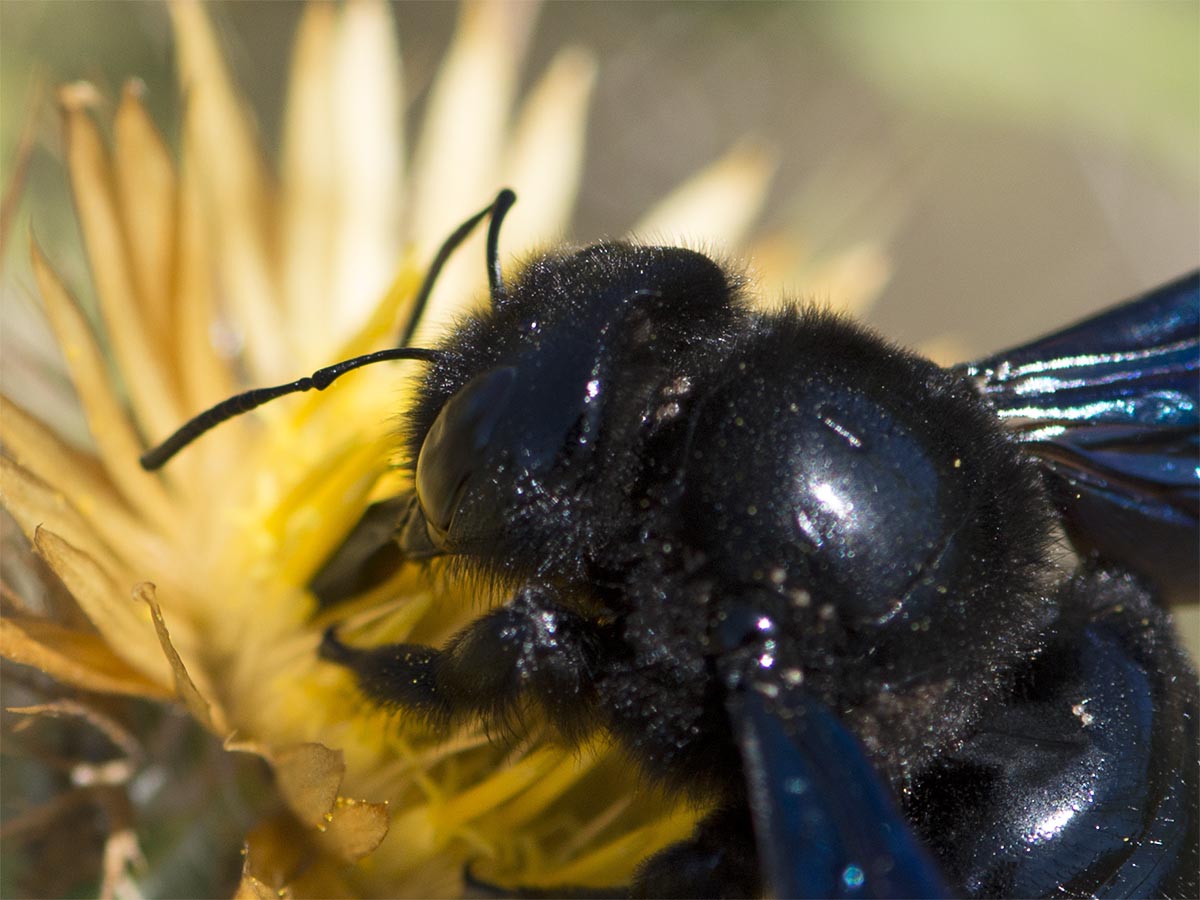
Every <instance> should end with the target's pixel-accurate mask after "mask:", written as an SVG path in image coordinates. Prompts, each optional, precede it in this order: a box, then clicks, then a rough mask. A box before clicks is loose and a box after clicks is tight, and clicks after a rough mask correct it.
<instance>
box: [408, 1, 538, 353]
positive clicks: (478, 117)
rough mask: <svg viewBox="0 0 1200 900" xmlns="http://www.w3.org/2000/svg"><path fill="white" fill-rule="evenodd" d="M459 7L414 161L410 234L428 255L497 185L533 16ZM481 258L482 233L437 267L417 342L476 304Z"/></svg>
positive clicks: (517, 9)
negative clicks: (456, 24) (438, 268)
mask: <svg viewBox="0 0 1200 900" xmlns="http://www.w3.org/2000/svg"><path fill="white" fill-rule="evenodd" d="M460 9H461V12H460V14H459V22H458V28H457V30H456V31H455V35H454V40H453V42H452V43H451V46H450V49H449V50H448V52H447V54H446V58H445V61H444V62H443V63H442V67H441V69H440V70H439V72H438V77H437V80H436V81H435V82H434V85H433V89H432V90H431V92H430V98H429V107H428V111H427V113H426V115H425V122H424V126H423V127H422V129H421V139H420V144H419V145H418V147H417V150H416V152H415V154H414V157H413V172H412V178H411V181H410V184H411V190H412V195H413V210H412V219H411V226H412V231H411V233H412V234H414V235H415V236H416V237H417V239H418V240H419V241H421V245H420V246H421V252H422V254H423V255H424V256H425V257H427V258H428V257H431V256H432V254H433V250H434V248H435V247H436V246H437V245H438V244H440V243H441V242H442V240H443V239H444V238H445V237H446V236H447V235H449V234H450V232H451V231H453V230H454V229H455V228H456V227H458V225H459V224H460V223H461V222H463V221H464V220H465V219H466V218H467V217H468V216H470V215H471V214H472V213H475V212H478V211H479V210H480V209H481V208H482V207H483V206H484V205H485V204H486V203H488V202H489V201H490V200H492V199H493V198H494V197H495V195H496V192H497V190H499V188H500V187H501V185H500V184H499V176H500V164H501V162H502V150H503V146H504V144H503V141H504V137H505V123H506V122H507V119H508V115H509V110H510V109H511V107H512V101H513V95H514V93H515V90H516V77H517V67H518V64H519V62H520V60H521V57H522V56H523V54H524V51H525V45H526V42H527V39H528V36H529V32H530V29H531V27H532V24H533V20H534V18H535V16H536V12H537V6H536V4H532V3H511V4H510V3H502V2H477V3H466V4H463V6H462V7H461V8H460ZM509 249H510V251H511V250H513V249H516V248H512V247H510V248H509ZM482 259H483V241H482V233H480V234H476V235H475V236H474V238H472V239H471V240H470V241H468V242H467V243H466V244H464V246H463V247H462V248H461V249H460V250H459V251H458V253H456V254H455V256H454V258H453V259H451V260H450V262H449V263H448V264H447V265H446V267H445V269H443V270H442V274H441V276H440V277H439V279H438V284H437V287H436V288H435V289H434V292H433V295H432V296H431V297H430V302H429V308H428V311H427V312H426V314H425V316H424V322H425V324H424V325H422V327H421V328H420V330H419V331H418V333H417V338H416V341H417V343H420V342H422V341H425V340H428V339H429V336H430V335H436V334H440V333H441V331H442V330H443V329H444V328H445V327H446V325H447V324H448V323H449V322H450V321H451V320H452V319H453V317H454V316H455V315H457V314H458V313H459V312H461V311H462V310H464V309H466V308H467V307H468V305H469V304H470V302H471V301H472V300H473V299H475V297H474V295H475V292H476V290H477V289H478V288H479V287H480V286H481V285H483V284H484V283H485V275H486V272H485V271H484V267H483V265H482V264H481V260H482Z"/></svg>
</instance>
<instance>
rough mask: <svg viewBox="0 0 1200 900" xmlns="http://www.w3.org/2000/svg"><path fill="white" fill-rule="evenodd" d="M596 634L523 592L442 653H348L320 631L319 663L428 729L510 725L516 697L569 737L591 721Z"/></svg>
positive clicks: (554, 602)
mask: <svg viewBox="0 0 1200 900" xmlns="http://www.w3.org/2000/svg"><path fill="white" fill-rule="evenodd" d="M600 645H601V641H600V636H599V635H598V634H597V633H596V628H595V626H593V625H592V624H591V623H589V622H588V621H587V620H585V619H584V618H583V617H582V616H580V615H579V614H578V613H576V612H574V611H572V610H570V609H568V608H567V607H565V606H564V605H563V604H562V603H561V601H560V600H559V597H558V595H557V593H556V592H555V591H554V590H553V589H551V588H548V587H545V586H542V585H526V586H525V587H522V588H521V589H520V590H518V591H517V593H516V595H515V596H514V597H513V599H512V600H510V601H509V602H508V603H507V604H505V605H504V606H502V607H500V608H498V609H495V610H493V611H492V612H490V613H489V614H488V615H486V616H484V617H482V618H480V619H478V620H476V621H475V622H473V623H471V624H470V625H468V626H467V627H466V628H464V629H463V630H462V631H460V632H459V633H458V634H456V635H455V636H454V637H453V638H451V640H450V642H449V644H447V646H446V647H445V649H443V650H437V649H435V648H433V647H425V646H422V645H420V644H389V645H386V646H382V647H373V648H370V649H364V648H357V647H351V646H349V645H347V644H344V643H342V641H341V640H340V639H339V638H338V637H337V635H336V633H335V632H334V629H330V630H329V631H327V632H326V634H325V638H324V640H323V641H322V643H321V651H320V652H321V657H322V658H323V659H326V660H328V661H330V662H334V663H337V664H338V665H341V666H344V667H346V668H348V669H350V670H351V671H352V672H354V674H355V675H356V676H357V678H358V682H359V686H360V687H361V689H362V691H363V693H364V694H366V696H367V697H369V698H370V699H372V700H374V701H376V702H377V703H380V704H382V705H384V706H389V707H396V708H402V709H406V710H411V711H412V712H415V713H417V714H419V715H421V716H423V717H424V718H426V719H427V720H429V721H430V722H432V723H433V724H435V725H441V726H445V725H449V724H451V723H453V722H456V721H459V720H461V719H463V718H465V717H467V716H470V715H478V716H482V717H483V719H484V722H485V725H486V726H487V727H488V728H489V729H495V728H505V729H506V728H509V727H510V725H511V724H512V723H513V719H514V718H515V717H516V716H517V714H518V713H519V712H520V708H521V704H522V702H523V701H524V700H531V701H533V702H534V703H536V704H537V705H539V706H541V707H542V708H543V709H544V710H545V712H546V714H547V717H548V718H549V720H550V721H552V722H553V723H554V724H555V725H556V726H557V727H558V728H559V730H560V731H562V732H563V733H564V735H565V736H567V737H568V738H576V737H579V736H581V735H582V734H583V733H584V732H585V731H586V730H587V727H588V724H587V723H588V722H589V721H590V720H591V718H592V717H591V716H590V709H591V706H592V701H593V695H594V689H593V682H592V673H593V672H594V671H595V670H596V660H597V658H598V655H599V647H600Z"/></svg>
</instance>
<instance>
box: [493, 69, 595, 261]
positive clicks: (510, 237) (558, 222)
mask: <svg viewBox="0 0 1200 900" xmlns="http://www.w3.org/2000/svg"><path fill="white" fill-rule="evenodd" d="M595 81H596V62H595V59H593V57H592V55H591V54H590V53H588V52H586V51H584V50H582V49H579V48H577V47H567V48H565V49H563V50H560V51H559V52H558V54H557V55H556V56H555V57H554V61H553V62H552V63H551V64H550V68H549V69H548V70H547V71H546V74H545V75H544V76H543V77H542V79H541V81H540V82H538V84H537V86H536V87H534V89H533V91H532V92H531V93H530V95H529V97H528V99H526V101H525V103H524V106H523V107H522V109H521V113H520V116H519V117H518V118H517V125H516V128H515V129H514V134H513V140H512V146H511V147H510V149H509V154H508V162H507V164H506V166H505V169H506V171H507V173H508V174H507V176H506V177H505V179H504V180H505V182H506V183H507V184H509V185H510V186H511V187H512V188H513V189H514V190H515V191H516V192H517V197H518V198H519V202H518V203H517V205H516V206H515V207H513V211H512V213H510V214H509V218H508V219H506V220H505V223H504V229H505V230H504V238H505V241H506V242H507V243H508V244H509V245H510V246H512V247H528V246H530V245H533V244H538V243H544V242H546V241H550V240H559V239H561V237H562V232H563V231H564V229H565V228H566V227H567V223H568V222H569V221H570V216H571V209H572V207H573V205H574V201H575V195H576V193H577V191H578V187H579V177H580V175H581V173H582V170H583V151H584V139H585V135H586V132H587V111H588V102H589V100H590V98H591V95H592V86H593V85H594V84H595Z"/></svg>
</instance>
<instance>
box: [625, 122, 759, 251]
mask: <svg viewBox="0 0 1200 900" xmlns="http://www.w3.org/2000/svg"><path fill="white" fill-rule="evenodd" d="M775 168H776V158H775V153H774V151H773V150H770V149H768V148H767V147H766V146H765V145H763V144H761V143H759V142H756V141H742V142H740V143H739V144H737V145H736V146H735V147H734V148H733V149H732V150H730V151H729V152H728V153H726V154H725V156H723V157H721V158H720V159H719V160H717V161H716V162H715V163H713V164H711V165H710V166H708V167H707V168H706V169H704V170H703V171H702V172H700V173H699V174H697V175H694V176H692V177H691V178H690V179H688V180H687V182H685V183H684V184H683V185H681V186H680V187H679V188H677V189H676V190H675V191H673V192H672V193H671V194H670V195H669V196H668V197H666V198H665V199H664V200H661V201H659V202H658V203H657V204H655V206H654V207H653V208H652V209H651V210H650V212H649V213H647V214H646V215H645V216H644V217H643V218H642V220H641V221H640V222H638V224H637V225H636V226H635V227H634V229H633V233H634V234H635V235H637V236H638V237H639V238H642V239H645V240H651V241H661V242H663V243H672V244H677V243H681V242H682V243H686V244H687V245H688V246H691V247H696V248H698V249H702V250H703V249H711V250H714V251H716V252H718V253H719V252H722V251H724V250H726V249H727V248H730V247H733V246H736V245H737V244H739V243H741V241H742V240H743V239H744V238H745V236H746V233H747V232H748V231H749V230H750V227H751V226H752V225H753V224H754V221H755V219H757V217H758V215H759V214H760V213H761V211H762V206H763V202H764V201H765V200H766V195H767V187H768V185H769V184H770V182H771V178H772V176H773V175H774V174H775Z"/></svg>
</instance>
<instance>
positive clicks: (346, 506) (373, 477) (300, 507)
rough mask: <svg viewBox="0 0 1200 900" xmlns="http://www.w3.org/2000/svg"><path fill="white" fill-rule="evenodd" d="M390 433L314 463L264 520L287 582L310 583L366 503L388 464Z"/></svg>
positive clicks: (278, 570)
mask: <svg viewBox="0 0 1200 900" xmlns="http://www.w3.org/2000/svg"><path fill="white" fill-rule="evenodd" d="M392 443H393V441H392V439H391V437H390V436H384V437H382V438H377V439H376V440H374V441H364V442H362V443H359V444H357V445H350V446H348V447H347V448H346V451H347V452H344V453H339V454H336V455H331V456H330V457H329V459H328V461H327V462H326V463H323V464H322V465H319V466H314V467H313V468H312V469H310V470H309V472H308V473H307V474H306V477H305V478H303V479H301V481H299V482H298V483H297V484H296V485H295V486H294V487H293V488H292V489H291V490H289V491H288V494H287V496H286V497H284V498H283V500H282V501H281V502H280V503H279V504H278V506H277V507H276V509H275V510H274V511H273V512H272V513H271V515H270V516H269V517H268V518H267V519H266V520H265V521H264V522H263V525H264V527H265V528H268V529H273V530H274V531H275V533H276V534H277V537H278V541H279V545H280V547H281V548H283V552H281V553H280V554H279V556H278V557H276V559H275V560H274V561H273V565H275V567H276V571H277V574H278V576H279V577H280V578H282V579H283V580H284V581H285V582H286V583H288V584H293V585H306V584H308V583H309V581H310V580H312V577H313V575H315V574H316V572H317V570H318V569H319V568H320V567H321V565H322V564H323V563H324V561H325V560H326V559H327V558H328V557H329V554H330V553H332V552H333V551H334V549H336V547H337V546H338V544H339V543H340V541H341V540H343V539H344V537H345V535H346V534H347V533H348V532H349V531H350V529H351V528H352V527H353V526H354V524H355V522H356V521H357V520H358V518H359V517H360V516H361V515H362V511H363V510H364V509H365V508H366V498H367V496H368V495H369V494H370V492H371V489H372V487H374V485H375V482H377V481H378V480H379V477H380V475H382V474H383V472H384V471H386V469H387V465H388V456H389V453H390V450H391V445H392Z"/></svg>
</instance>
